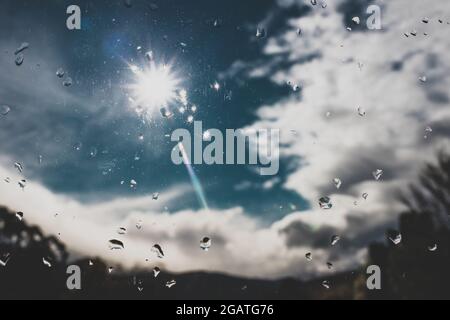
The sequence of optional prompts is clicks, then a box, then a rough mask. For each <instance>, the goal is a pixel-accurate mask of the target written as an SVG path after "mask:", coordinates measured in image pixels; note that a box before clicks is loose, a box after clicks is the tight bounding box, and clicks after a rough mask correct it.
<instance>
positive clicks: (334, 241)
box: [331, 235, 341, 246]
mask: <svg viewBox="0 0 450 320" xmlns="http://www.w3.org/2000/svg"><path fill="white" fill-rule="evenodd" d="M339 240H341V237H339V236H338V235H333V236H332V237H331V245H332V246H334V245H336V243H338V242H339Z"/></svg>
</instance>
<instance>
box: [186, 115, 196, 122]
mask: <svg viewBox="0 0 450 320" xmlns="http://www.w3.org/2000/svg"><path fill="white" fill-rule="evenodd" d="M186 121H187V123H192V122H194V116H192V115H190V116H188V117H187V120H186Z"/></svg>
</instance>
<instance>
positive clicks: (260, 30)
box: [256, 28, 266, 38]
mask: <svg viewBox="0 0 450 320" xmlns="http://www.w3.org/2000/svg"><path fill="white" fill-rule="evenodd" d="M265 36H266V30H265V29H264V28H257V29H256V37H257V38H264V37H265Z"/></svg>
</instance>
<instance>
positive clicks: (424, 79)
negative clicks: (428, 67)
mask: <svg viewBox="0 0 450 320" xmlns="http://www.w3.org/2000/svg"><path fill="white" fill-rule="evenodd" d="M419 81H420V82H422V83H425V82H427V77H426V76H421V77H419Z"/></svg>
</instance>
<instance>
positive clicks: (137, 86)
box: [128, 61, 181, 112]
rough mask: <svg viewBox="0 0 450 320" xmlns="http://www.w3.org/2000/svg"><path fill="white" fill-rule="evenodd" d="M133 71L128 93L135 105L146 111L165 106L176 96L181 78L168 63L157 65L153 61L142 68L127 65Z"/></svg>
mask: <svg viewBox="0 0 450 320" xmlns="http://www.w3.org/2000/svg"><path fill="white" fill-rule="evenodd" d="M129 68H130V70H131V71H132V72H133V73H134V75H135V78H134V82H133V83H132V84H131V85H129V86H128V87H129V89H130V93H131V96H132V98H133V100H134V101H135V103H136V104H137V105H139V106H140V107H142V108H144V109H146V111H148V112H153V111H155V110H159V109H160V108H164V107H167V106H168V105H169V104H170V103H171V102H173V100H174V99H175V98H176V97H177V90H178V89H179V84H180V82H181V80H180V79H179V78H178V77H177V75H176V74H175V73H174V72H173V71H172V68H171V66H170V65H167V64H161V65H157V64H156V63H155V62H154V61H151V62H150V64H149V65H148V66H147V67H145V68H144V69H140V68H139V67H137V66H135V65H129Z"/></svg>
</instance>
